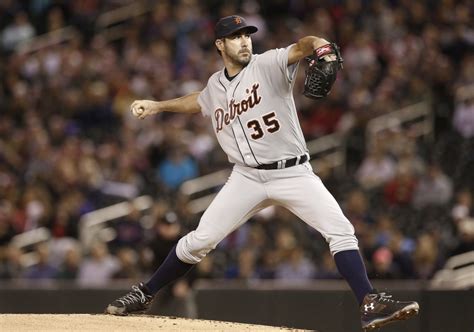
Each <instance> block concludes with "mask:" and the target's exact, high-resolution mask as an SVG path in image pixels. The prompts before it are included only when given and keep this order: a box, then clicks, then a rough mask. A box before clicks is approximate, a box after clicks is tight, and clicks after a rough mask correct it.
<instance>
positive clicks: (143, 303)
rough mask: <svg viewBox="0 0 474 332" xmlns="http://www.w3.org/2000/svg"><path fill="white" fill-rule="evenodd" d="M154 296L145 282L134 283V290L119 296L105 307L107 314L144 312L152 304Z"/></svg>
mask: <svg viewBox="0 0 474 332" xmlns="http://www.w3.org/2000/svg"><path fill="white" fill-rule="evenodd" d="M153 298H154V296H153V295H151V294H150V290H149V289H148V287H147V286H146V285H145V284H144V283H142V282H141V283H139V284H138V285H133V286H132V290H131V291H130V292H128V293H127V294H126V295H124V296H122V297H120V298H118V299H117V300H115V301H114V302H112V303H111V304H109V305H108V306H107V308H106V309H105V313H106V314H110V315H119V316H126V315H128V314H143V313H145V312H146V311H147V310H148V309H149V308H150V306H151V303H152V302H153Z"/></svg>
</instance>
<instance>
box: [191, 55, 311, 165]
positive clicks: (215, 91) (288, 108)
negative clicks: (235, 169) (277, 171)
mask: <svg viewBox="0 0 474 332" xmlns="http://www.w3.org/2000/svg"><path fill="white" fill-rule="evenodd" d="M288 50H289V47H287V48H283V49H273V50H269V51H267V52H265V53H263V54H260V55H253V56H252V59H251V61H250V62H249V64H248V65H247V66H246V67H245V68H243V69H242V71H240V73H239V74H238V75H237V76H235V77H234V78H233V79H232V80H231V81H229V79H228V78H227V77H226V75H225V73H224V69H222V70H221V71H219V72H217V73H215V74H214V75H212V76H211V77H210V78H209V81H208V83H207V86H206V88H205V89H204V90H203V91H202V92H201V93H200V95H199V98H198V102H199V104H200V106H201V109H202V112H203V114H204V115H205V116H209V117H211V119H212V124H213V127H214V131H215V133H216V136H217V140H218V141H219V144H220V145H221V147H222V149H223V150H224V152H225V153H226V154H227V155H228V157H229V161H230V162H231V163H235V164H238V165H244V166H250V167H256V166H258V165H261V164H268V163H272V162H274V161H277V160H282V159H290V158H293V157H297V156H300V155H302V154H304V153H306V152H307V149H306V143H305V140H304V136H303V133H302V131H301V127H300V124H299V121H298V115H297V113H296V107H295V103H294V100H293V94H292V88H293V84H294V81H293V79H294V77H295V76H296V71H297V67H298V66H297V64H295V65H292V66H288V65H287V63H288ZM275 89H276V90H277V91H278V93H277V94H275V92H274V91H275Z"/></svg>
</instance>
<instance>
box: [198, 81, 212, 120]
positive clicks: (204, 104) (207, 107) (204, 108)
mask: <svg viewBox="0 0 474 332" xmlns="http://www.w3.org/2000/svg"><path fill="white" fill-rule="evenodd" d="M197 101H198V104H199V106H201V113H202V114H203V115H204V116H209V115H210V114H211V92H210V89H209V83H208V85H206V87H205V88H204V89H203V90H202V91H201V93H199V96H198V99H197Z"/></svg>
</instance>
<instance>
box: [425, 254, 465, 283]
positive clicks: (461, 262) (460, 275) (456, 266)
mask: <svg viewBox="0 0 474 332" xmlns="http://www.w3.org/2000/svg"><path fill="white" fill-rule="evenodd" d="M431 287H432V288H433V289H439V288H444V289H446V288H447V289H469V288H473V287H474V251H469V252H466V253H463V254H460V255H456V256H453V257H451V258H449V259H448V260H447V261H446V263H445V265H444V267H443V269H442V270H439V271H438V272H436V274H435V275H434V277H433V280H432V281H431Z"/></svg>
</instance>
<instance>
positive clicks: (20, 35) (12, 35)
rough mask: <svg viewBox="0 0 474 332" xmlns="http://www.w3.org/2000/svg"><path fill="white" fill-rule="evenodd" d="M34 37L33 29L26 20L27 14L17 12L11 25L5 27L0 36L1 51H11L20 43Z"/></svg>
mask: <svg viewBox="0 0 474 332" xmlns="http://www.w3.org/2000/svg"><path fill="white" fill-rule="evenodd" d="M34 35H35V29H34V27H33V26H32V25H31V23H30V21H29V19H28V14H27V13H25V12H18V13H17V14H16V15H15V18H14V21H13V23H12V24H10V25H9V26H7V27H6V28H5V29H4V30H3V32H2V34H1V37H2V38H1V41H2V46H3V49H5V50H8V51H12V50H13V49H14V48H15V47H16V46H18V45H19V44H20V43H21V42H24V41H26V40H28V39H30V38H32V37H34Z"/></svg>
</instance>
